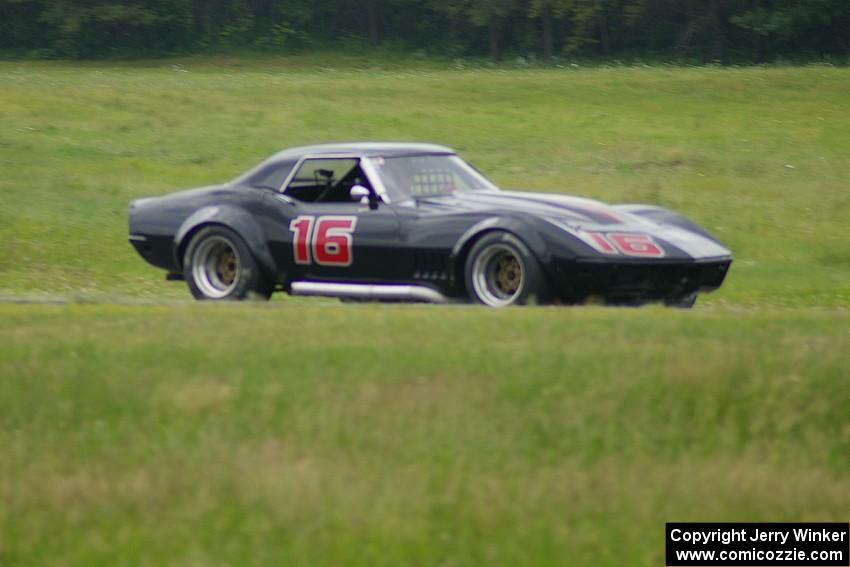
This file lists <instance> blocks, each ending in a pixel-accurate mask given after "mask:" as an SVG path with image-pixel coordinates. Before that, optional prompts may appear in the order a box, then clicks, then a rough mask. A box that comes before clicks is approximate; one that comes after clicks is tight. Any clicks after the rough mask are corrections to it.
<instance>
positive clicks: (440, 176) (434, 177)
mask: <svg viewBox="0 0 850 567" xmlns="http://www.w3.org/2000/svg"><path fill="white" fill-rule="evenodd" d="M411 189H412V191H413V194H414V195H438V194H441V193H448V192H451V191H454V190H455V186H454V175H453V174H452V172H451V171H447V170H445V169H429V168H422V169H420V170H419V172H418V173H415V174H414V175H413V184H412V187H411Z"/></svg>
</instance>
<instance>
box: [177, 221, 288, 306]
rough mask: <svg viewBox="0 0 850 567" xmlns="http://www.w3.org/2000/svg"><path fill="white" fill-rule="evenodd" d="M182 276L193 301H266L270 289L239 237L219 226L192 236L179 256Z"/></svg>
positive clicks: (270, 291) (270, 285)
mask: <svg viewBox="0 0 850 567" xmlns="http://www.w3.org/2000/svg"><path fill="white" fill-rule="evenodd" d="M183 277H184V278H185V279H186V283H187V284H188V285H189V291H191V292H192V295H193V296H194V297H195V299H203V300H214V301H222V300H242V299H258V300H268V299H269V297H271V294H272V291H273V290H274V286H273V284H272V283H271V282H270V281H269V279H268V278H267V277H266V276H265V274H263V272H262V271H261V270H260V266H259V264H257V260H256V258H254V255H253V254H252V253H251V249H250V248H248V245H247V244H245V241H244V240H243V239H242V237H241V236H239V235H238V234H237V233H236V232H234V231H232V230H230V229H229V228H227V227H224V226H219V225H212V226H208V227H205V228H202V229H201V230H199V231H198V232H197V233H196V234H195V235H194V236H193V237H192V240H191V241H190V242H189V245H188V246H187V247H186V253H185V254H184V256H183Z"/></svg>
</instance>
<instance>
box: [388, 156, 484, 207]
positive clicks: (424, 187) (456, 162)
mask: <svg viewBox="0 0 850 567" xmlns="http://www.w3.org/2000/svg"><path fill="white" fill-rule="evenodd" d="M371 162H372V165H373V166H374V168H375V171H377V172H378V176H379V177H380V178H381V181H382V182H383V184H384V187H386V189H387V193H389V196H390V198H391V199H392V200H393V201H403V200H405V199H410V198H411V197H428V196H432V195H447V194H449V193H454V192H455V191H496V190H497V189H498V188H497V187H496V186H495V185H493V184H492V183H491V182H490V181H488V180H487V178H485V177H484V176H483V175H481V174H480V173H478V172H477V171H476V170H475V169H474V168H473V167H472V166H470V165H469V164H468V163H466V162H465V161H463V160H462V159H460V158H459V157H458V156H451V155H443V156H407V157H388V158H373V159H372V160H371Z"/></svg>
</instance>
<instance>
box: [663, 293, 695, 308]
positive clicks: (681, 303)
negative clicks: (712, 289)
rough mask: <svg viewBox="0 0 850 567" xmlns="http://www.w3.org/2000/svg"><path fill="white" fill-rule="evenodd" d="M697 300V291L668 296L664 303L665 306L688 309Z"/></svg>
mask: <svg viewBox="0 0 850 567" xmlns="http://www.w3.org/2000/svg"><path fill="white" fill-rule="evenodd" d="M696 302H697V292H695V291H694V292H691V293H687V294H685V295H676V296H674V297H668V298H667V299H665V300H664V305H666V306H667V307H677V308H679V309H690V308H691V307H693V306H694V304H695V303H696Z"/></svg>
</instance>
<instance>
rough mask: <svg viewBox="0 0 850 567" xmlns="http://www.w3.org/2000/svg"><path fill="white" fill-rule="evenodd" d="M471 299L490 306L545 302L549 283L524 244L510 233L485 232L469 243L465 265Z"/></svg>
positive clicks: (467, 286) (548, 294)
mask: <svg viewBox="0 0 850 567" xmlns="http://www.w3.org/2000/svg"><path fill="white" fill-rule="evenodd" d="M464 280H465V282H466V290H467V293H468V294H469V297H470V298H471V299H472V301H474V302H476V303H480V304H483V305H487V306H490V307H507V306H508V305H529V304H546V303H549V302H550V299H551V297H550V291H549V282H547V281H546V276H545V275H544V274H543V270H542V269H541V268H540V263H539V262H538V261H537V258H535V257H534V255H533V254H532V253H531V251H530V250H529V249H528V247H527V246H526V245H525V243H523V242H522V240H520V239H519V238H517V237H516V236H514V235H513V234H511V233H509V232H504V231H501V230H497V231H492V232H488V233H486V234H485V235H484V236H482V237H481V238H480V239H478V241H477V242H475V244H474V245H473V246H472V249H471V250H470V251H469V254H468V255H467V257H466V263H465V266H464Z"/></svg>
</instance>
